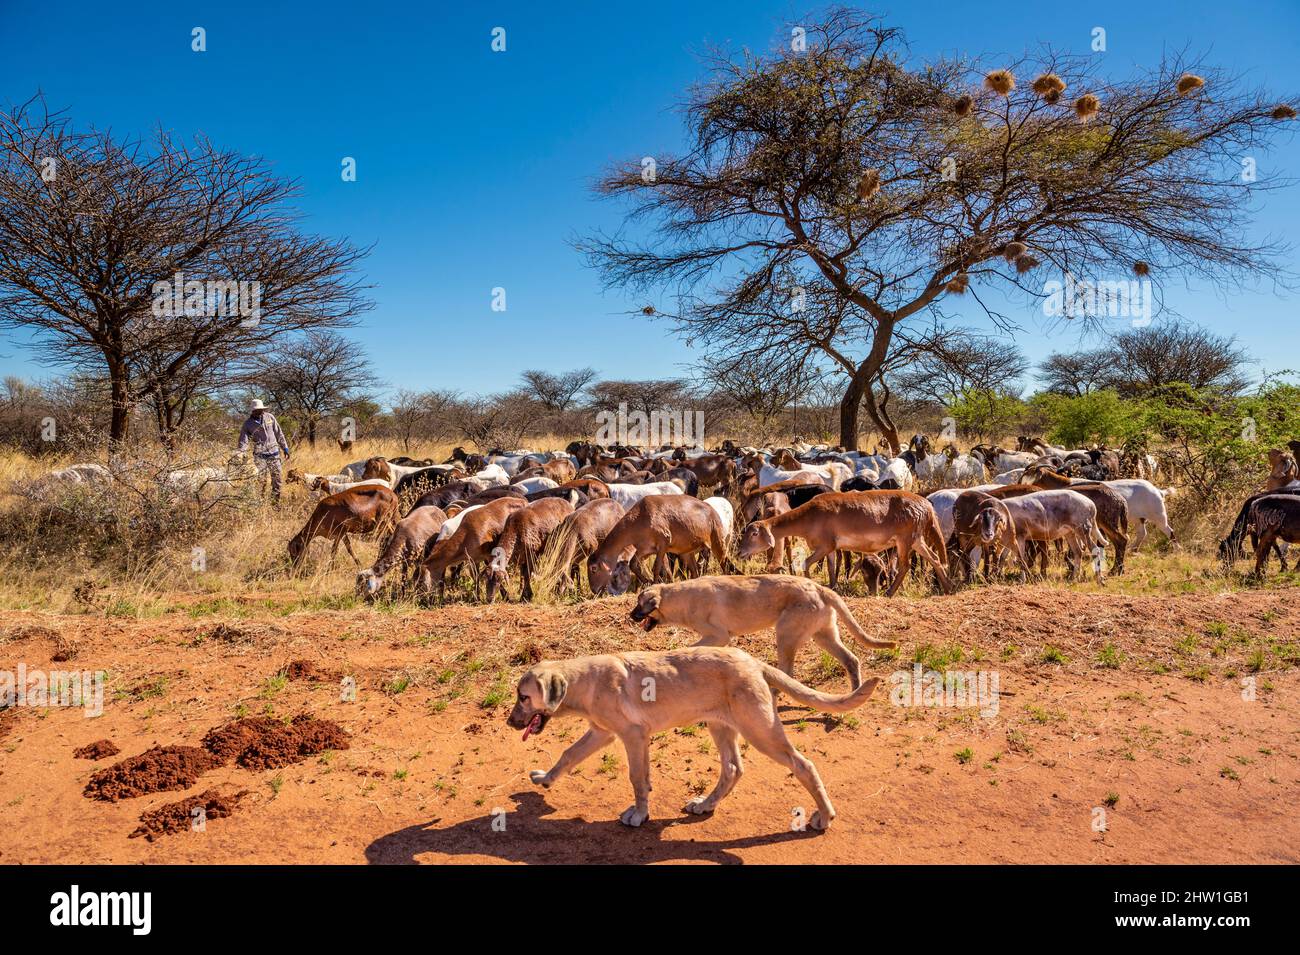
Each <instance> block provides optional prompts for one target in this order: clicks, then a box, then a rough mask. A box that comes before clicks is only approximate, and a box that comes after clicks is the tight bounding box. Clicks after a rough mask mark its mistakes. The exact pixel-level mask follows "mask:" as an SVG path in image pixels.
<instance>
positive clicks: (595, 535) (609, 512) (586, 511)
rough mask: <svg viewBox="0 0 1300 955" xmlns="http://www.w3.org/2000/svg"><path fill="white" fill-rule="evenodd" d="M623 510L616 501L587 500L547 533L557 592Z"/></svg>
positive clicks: (594, 549) (604, 536)
mask: <svg viewBox="0 0 1300 955" xmlns="http://www.w3.org/2000/svg"><path fill="white" fill-rule="evenodd" d="M626 513H627V511H626V509H625V508H624V507H623V505H622V504H620V503H619V502H618V501H615V500H613V499H612V498H608V497H598V498H595V499H593V500H591V501H588V502H587V503H586V504H584V505H583V506H582V507H580V508H578V509H577V510H576V511H574V512H573V513H572V514H570V515H569V516H568V517H566V518H565V519H564V521H563V522H562V523H561V524H560V526H559V527H557V528H556V529H555V531H554V533H552V534H551V539H550V541H551V543H550V546H554V547H555V549H556V550H555V565H556V567H557V568H558V569H559V571H560V589H561V590H563V591H567V590H568V589H569V587H570V586H572V583H573V571H574V568H575V567H577V565H578V562H579V561H585V560H586V559H587V558H588V557H590V556H591V555H592V554H593V553H595V551H596V548H598V547H599V546H600V542H601V541H603V540H604V539H605V538H606V537H608V536H609V532H610V531H612V530H613V529H614V527H615V525H617V524H618V522H619V521H621V520H622V519H623V515H624V514H626Z"/></svg>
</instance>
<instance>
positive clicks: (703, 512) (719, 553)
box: [587, 494, 731, 595]
mask: <svg viewBox="0 0 1300 955" xmlns="http://www.w3.org/2000/svg"><path fill="white" fill-rule="evenodd" d="M727 530H728V529H727V528H724V527H723V526H722V519H721V518H719V517H718V512H717V511H715V510H714V509H713V508H712V507H710V506H709V505H708V504H706V503H705V502H704V501H701V500H700V499H699V498H697V497H690V496H688V495H686V494H651V495H650V496H649V497H645V498H642V499H641V500H640V501H638V502H637V503H636V504H633V505H632V507H631V508H629V509H628V512H627V513H626V514H624V515H623V519H622V520H620V521H619V522H618V524H616V525H615V526H614V528H613V530H611V531H610V532H609V535H608V536H607V537H606V538H605V539H604V540H603V541H601V544H600V546H599V547H598V548H596V551H595V552H594V553H593V554H592V555H591V556H590V557H589V558H587V580H588V581H589V582H590V584H591V591H592V593H594V594H597V595H599V594H602V593H606V592H608V593H613V594H622V593H626V592H627V589H628V587H630V586H631V584H632V578H636V580H637V581H638V582H639V583H645V582H646V580H645V577H644V576H642V573H641V567H640V564H641V561H642V560H644V559H645V558H646V557H650V556H652V555H653V556H654V558H655V562H654V570H653V574H654V578H655V580H660V581H663V580H667V579H669V574H668V555H669V554H675V555H677V557H678V559H679V560H680V561H681V563H682V566H683V567H684V568H685V570H686V574H687V576H688V577H695V576H697V575H698V574H699V562H698V561H697V560H696V554H697V553H698V552H699V551H701V550H704V549H706V548H707V549H708V550H709V552H710V553H711V554H712V555H713V557H714V558H715V559H716V560H717V561H718V566H719V567H721V568H723V570H724V571H726V570H730V569H731V562H730V561H729V560H728V559H727V548H726V540H727ZM624 554H628V555H629V556H628V557H626V558H625V557H624V556H623V555H624Z"/></svg>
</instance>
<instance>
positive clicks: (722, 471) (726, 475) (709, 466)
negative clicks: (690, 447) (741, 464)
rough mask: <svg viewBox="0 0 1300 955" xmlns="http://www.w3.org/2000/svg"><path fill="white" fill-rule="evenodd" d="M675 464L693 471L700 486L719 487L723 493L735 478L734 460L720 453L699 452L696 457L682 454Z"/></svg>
mask: <svg viewBox="0 0 1300 955" xmlns="http://www.w3.org/2000/svg"><path fill="white" fill-rule="evenodd" d="M677 466H678V467H683V468H686V469H687V470H689V471H693V472H695V476H696V477H697V478H699V480H700V487H705V488H708V487H721V488H722V490H723V493H726V491H727V489H728V488H730V487H731V485H732V483H734V482H735V480H736V462H735V461H733V460H731V458H728V457H726V456H724V455H721V454H701V455H700V456H699V457H696V458H687V457H685V456H683V457H682V458H681V459H680V460H679V461H678V464H677Z"/></svg>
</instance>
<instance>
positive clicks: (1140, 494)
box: [1105, 478, 1174, 551]
mask: <svg viewBox="0 0 1300 955" xmlns="http://www.w3.org/2000/svg"><path fill="white" fill-rule="evenodd" d="M1105 483H1106V484H1107V485H1108V486H1109V487H1113V488H1114V489H1115V490H1116V491H1118V492H1119V493H1120V494H1121V495H1123V497H1124V500H1125V501H1126V502H1127V503H1128V519H1129V521H1130V522H1131V521H1135V520H1136V521H1140V522H1141V526H1140V527H1138V529H1137V532H1136V533H1134V535H1133V537H1132V538H1130V546H1129V549H1130V550H1134V551H1136V550H1137V549H1138V547H1139V546H1141V544H1142V542H1143V541H1144V540H1146V539H1147V524H1148V523H1151V524H1154V525H1155V526H1156V527H1158V528H1159V529H1160V531H1161V532H1162V533H1163V534H1164V535H1165V537H1167V538H1169V540H1171V541H1172V540H1174V529H1173V528H1172V527H1170V526H1169V515H1168V513H1167V512H1166V511H1165V498H1167V497H1169V496H1171V495H1172V494H1173V493H1174V488H1172V487H1167V488H1164V489H1163V490H1162V489H1160V488H1158V487H1156V486H1155V485H1154V484H1152V483H1151V482H1150V481H1144V480H1142V479H1141V478H1125V479H1123V480H1119V481H1106V482H1105Z"/></svg>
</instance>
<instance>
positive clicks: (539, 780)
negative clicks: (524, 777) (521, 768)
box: [528, 769, 551, 789]
mask: <svg viewBox="0 0 1300 955" xmlns="http://www.w3.org/2000/svg"><path fill="white" fill-rule="evenodd" d="M528 778H529V779H531V780H532V781H533V785H534V786H541V787H542V788H543V789H550V788H551V774H550V773H544V772H542V771H541V770H540V769H534V770H533V771H532V772H531V773H529V774H528Z"/></svg>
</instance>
